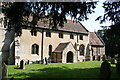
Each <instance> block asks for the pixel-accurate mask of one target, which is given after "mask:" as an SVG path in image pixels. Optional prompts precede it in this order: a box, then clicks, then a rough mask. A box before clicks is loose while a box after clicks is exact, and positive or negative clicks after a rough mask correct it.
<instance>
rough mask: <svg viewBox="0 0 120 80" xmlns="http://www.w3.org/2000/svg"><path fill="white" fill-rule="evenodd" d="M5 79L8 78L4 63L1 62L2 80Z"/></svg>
mask: <svg viewBox="0 0 120 80" xmlns="http://www.w3.org/2000/svg"><path fill="white" fill-rule="evenodd" d="M7 77H8V70H7V66H6V64H5V63H4V62H2V80H7Z"/></svg>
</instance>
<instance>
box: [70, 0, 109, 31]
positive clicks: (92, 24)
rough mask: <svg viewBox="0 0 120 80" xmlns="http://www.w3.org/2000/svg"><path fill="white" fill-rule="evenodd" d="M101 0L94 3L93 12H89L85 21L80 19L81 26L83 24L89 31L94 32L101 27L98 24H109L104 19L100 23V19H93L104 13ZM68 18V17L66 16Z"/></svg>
mask: <svg viewBox="0 0 120 80" xmlns="http://www.w3.org/2000/svg"><path fill="white" fill-rule="evenodd" d="M103 1H104V0H101V1H99V2H98V3H97V4H98V5H96V8H95V10H94V11H95V13H92V14H89V15H88V17H89V19H88V20H87V21H81V23H82V24H83V26H85V28H86V29H87V30H88V31H90V32H94V31H97V30H99V29H102V28H101V27H100V26H109V25H111V24H110V22H109V21H106V23H103V24H100V21H95V19H96V18H97V17H99V16H101V15H104V8H102V6H103V4H102V3H103ZM68 19H70V18H68Z"/></svg>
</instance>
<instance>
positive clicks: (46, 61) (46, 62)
mask: <svg viewBox="0 0 120 80" xmlns="http://www.w3.org/2000/svg"><path fill="white" fill-rule="evenodd" d="M45 64H46V65H47V64H48V60H47V58H46V57H45Z"/></svg>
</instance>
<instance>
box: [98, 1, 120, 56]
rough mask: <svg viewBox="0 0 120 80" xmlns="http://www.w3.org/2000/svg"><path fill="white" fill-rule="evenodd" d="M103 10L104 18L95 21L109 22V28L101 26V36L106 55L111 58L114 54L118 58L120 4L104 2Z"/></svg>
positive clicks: (119, 46) (119, 47)
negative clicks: (102, 33)
mask: <svg viewBox="0 0 120 80" xmlns="http://www.w3.org/2000/svg"><path fill="white" fill-rule="evenodd" d="M103 8H104V10H105V14H104V16H99V17H98V18H97V19H96V20H100V23H103V22H106V21H110V22H111V23H112V25H111V26H107V28H106V26H103V28H104V35H103V36H102V38H103V40H104V42H105V47H106V48H105V49H106V55H107V56H108V55H109V56H111V57H112V58H113V57H114V56H115V54H118V55H119V56H120V50H119V49H120V31H119V30H120V27H119V25H120V2H107V1H106V2H104V3H103Z"/></svg>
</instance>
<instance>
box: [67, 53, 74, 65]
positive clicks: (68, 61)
mask: <svg viewBox="0 0 120 80" xmlns="http://www.w3.org/2000/svg"><path fill="white" fill-rule="evenodd" d="M67 63H73V53H72V52H71V51H69V52H68V53H67Z"/></svg>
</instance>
